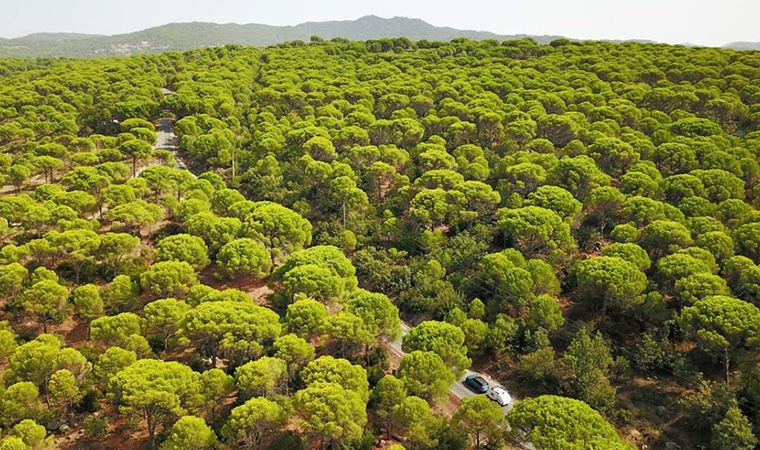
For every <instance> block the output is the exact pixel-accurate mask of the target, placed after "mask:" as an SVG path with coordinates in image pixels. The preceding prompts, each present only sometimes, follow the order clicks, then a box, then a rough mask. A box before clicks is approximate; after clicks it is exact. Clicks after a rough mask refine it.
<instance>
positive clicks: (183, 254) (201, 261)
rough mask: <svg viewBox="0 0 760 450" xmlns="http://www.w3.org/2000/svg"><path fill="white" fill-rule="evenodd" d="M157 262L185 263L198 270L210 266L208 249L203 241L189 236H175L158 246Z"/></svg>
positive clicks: (162, 240) (169, 237) (166, 238)
mask: <svg viewBox="0 0 760 450" xmlns="http://www.w3.org/2000/svg"><path fill="white" fill-rule="evenodd" d="M156 261H184V262H186V263H188V264H190V265H191V266H193V268H195V269H196V270H200V269H203V268H204V267H206V266H207V265H208V264H209V262H210V261H209V258H208V248H207V247H206V243H205V242H203V239H201V238H199V237H197V236H191V235H189V234H175V235H174V236H168V237H165V238H164V239H161V240H160V241H159V242H158V244H157V245H156Z"/></svg>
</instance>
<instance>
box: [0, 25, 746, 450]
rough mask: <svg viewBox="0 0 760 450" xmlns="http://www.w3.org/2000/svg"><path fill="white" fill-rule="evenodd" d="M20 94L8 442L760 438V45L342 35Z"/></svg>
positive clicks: (10, 221) (543, 442) (7, 286)
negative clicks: (464, 385) (483, 390)
mask: <svg viewBox="0 0 760 450" xmlns="http://www.w3.org/2000/svg"><path fill="white" fill-rule="evenodd" d="M0 80H2V83H0V151H2V153H0V179H1V181H2V182H3V184H2V187H1V188H0V194H1V195H0V239H2V248H0V293H1V294H2V295H0V306H2V313H1V315H0V319H1V320H2V321H1V322H0V373H1V377H0V381H1V382H0V426H1V427H2V437H1V438H0V450H26V449H46V448H63V449H100V448H114V449H136V448H146V449H147V448H151V449H152V448H158V449H161V450H173V449H177V450H179V449H196V450H210V449H222V448H230V449H233V448H235V449H237V448H247V449H274V450H280V449H294V450H295V449H320V450H327V449H355V450H363V449H393V450H401V449H407V450H412V449H449V450H457V449H462V450H464V449H477V450H481V449H505V448H506V449H522V448H535V449H538V450H566V449H570V450H573V449H577V450H585V449H599V450H610V449H616V450H617V449H621V450H623V449H633V448H644V446H646V448H668V449H676V448H683V449H690V448H698V447H699V446H701V447H702V448H709V449H714V450H752V449H754V448H755V447H756V446H757V444H758V439H757V436H760V371H759V370H758V355H760V308H759V307H760V212H758V206H760V187H758V186H759V184H758V177H760V164H759V160H760V131H759V130H758V125H760V53H758V52H751V51H744V52H739V51H732V50H719V49H689V48H684V47H672V46H666V45H645V44H638V43H623V44H613V43H599V42H597V43H591V42H590V43H577V42H571V41H568V40H564V39H558V40H554V41H552V42H551V43H550V44H548V45H539V44H537V43H536V42H535V41H532V40H530V39H523V40H510V41H496V40H485V41H479V42H478V41H470V40H466V39H456V40H454V41H451V42H446V43H443V42H437V41H426V40H422V41H416V42H415V41H411V40H409V39H405V38H398V39H380V40H369V41H361V42H357V41H348V40H344V39H332V40H330V41H326V40H324V39H322V38H319V37H316V36H315V37H312V38H311V39H310V42H308V43H307V42H303V41H294V42H289V43H286V44H282V45H277V46H273V47H269V48H263V49H257V48H247V47H240V46H226V47H216V48H206V49H199V50H193V51H189V52H186V53H177V52H169V53H163V54H157V55H141V56H132V57H126V58H115V59H97V60H70V59H37V60H25V59H0ZM398 342H400V350H399V348H398V345H397V343H398ZM469 369H472V370H475V371H477V372H478V373H483V374H487V375H488V376H489V378H490V379H492V380H498V382H500V383H501V384H503V386H505V387H506V388H507V389H508V390H509V391H510V393H511V394H512V395H513V398H514V399H515V401H514V403H513V404H512V405H509V406H507V407H504V408H502V407H500V406H499V405H498V404H497V403H495V402H493V401H491V400H490V399H488V398H487V397H486V396H484V395H468V396H461V395H458V394H456V393H455V391H454V390H453V389H452V386H455V385H457V384H459V383H461V380H462V379H463V377H464V375H465V374H466V373H470V372H467V370H469Z"/></svg>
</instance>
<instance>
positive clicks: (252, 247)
mask: <svg viewBox="0 0 760 450" xmlns="http://www.w3.org/2000/svg"><path fill="white" fill-rule="evenodd" d="M216 260H217V264H219V267H221V268H222V269H223V270H224V271H225V273H226V274H227V276H228V277H230V278H232V277H234V276H235V275H237V274H240V273H242V274H250V275H252V276H254V277H257V278H260V277H262V276H264V275H265V274H267V273H269V272H270V271H271V270H272V262H271V260H270V259H269V252H267V249H266V248H265V247H264V246H263V245H261V244H259V243H258V242H256V241H254V240H253V239H249V238H242V239H235V240H233V241H230V242H228V243H226V244H224V245H223V246H222V248H221V249H219V253H217V255H216Z"/></svg>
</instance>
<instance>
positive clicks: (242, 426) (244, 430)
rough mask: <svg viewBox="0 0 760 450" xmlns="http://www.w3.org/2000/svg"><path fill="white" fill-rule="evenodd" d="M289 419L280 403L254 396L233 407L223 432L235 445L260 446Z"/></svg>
mask: <svg viewBox="0 0 760 450" xmlns="http://www.w3.org/2000/svg"><path fill="white" fill-rule="evenodd" d="M286 419H287V413H286V411H285V409H284V408H283V407H282V406H281V405H280V404H278V403H276V402H273V401H271V400H267V399H265V398H261V397H254V398H252V399H250V400H248V401H246V402H245V403H243V404H242V405H240V406H238V407H235V408H233V409H232V412H231V413H230V418H229V421H228V422H227V424H226V425H225V426H224V429H223V430H222V434H223V435H224V436H225V437H226V438H227V439H228V440H229V441H231V442H232V443H233V444H234V445H240V446H241V447H243V448H252V449H256V448H260V447H261V445H262V443H263V441H264V440H265V439H266V438H267V437H268V436H271V435H272V434H273V433H274V432H276V431H277V430H278V429H279V428H280V427H281V426H282V425H283V424H284V422H285V420H286Z"/></svg>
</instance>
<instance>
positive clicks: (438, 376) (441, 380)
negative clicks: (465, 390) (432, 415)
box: [396, 350, 455, 399]
mask: <svg viewBox="0 0 760 450" xmlns="http://www.w3.org/2000/svg"><path fill="white" fill-rule="evenodd" d="M396 373H397V375H398V377H399V379H401V381H403V382H404V385H405V386H406V388H407V391H409V393H410V394H412V395H416V396H418V397H422V398H426V399H440V398H442V397H443V396H445V395H446V392H448V390H449V386H450V385H451V383H453V382H454V380H455V378H454V375H453V374H452V373H451V369H450V368H449V367H448V366H446V364H445V363H444V362H443V360H442V359H441V357H440V356H438V355H437V354H436V353H434V352H425V351H420V350H414V351H412V352H409V353H407V354H406V355H404V357H403V358H401V363H400V365H399V368H398V371H397V372H396Z"/></svg>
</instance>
